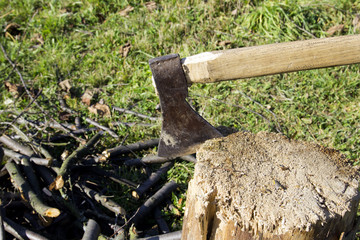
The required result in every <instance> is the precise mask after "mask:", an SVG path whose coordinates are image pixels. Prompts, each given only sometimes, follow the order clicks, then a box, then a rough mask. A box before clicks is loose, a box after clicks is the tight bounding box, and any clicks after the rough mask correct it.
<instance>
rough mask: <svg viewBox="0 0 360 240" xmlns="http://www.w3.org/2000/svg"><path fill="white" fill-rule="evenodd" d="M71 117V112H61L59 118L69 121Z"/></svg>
mask: <svg viewBox="0 0 360 240" xmlns="http://www.w3.org/2000/svg"><path fill="white" fill-rule="evenodd" d="M70 117H71V114H70V113H68V112H60V114H59V119H60V120H62V121H68V120H69V119H70Z"/></svg>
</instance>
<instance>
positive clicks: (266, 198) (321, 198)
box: [182, 132, 360, 240]
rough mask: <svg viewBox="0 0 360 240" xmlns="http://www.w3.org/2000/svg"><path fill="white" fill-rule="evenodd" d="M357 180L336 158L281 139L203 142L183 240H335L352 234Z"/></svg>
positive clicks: (263, 136) (247, 136) (245, 136)
mask: <svg viewBox="0 0 360 240" xmlns="http://www.w3.org/2000/svg"><path fill="white" fill-rule="evenodd" d="M358 180H359V175H358V173H357V172H356V170H355V169H354V168H352V167H351V166H350V164H349V161H348V160H347V159H346V158H345V157H344V156H342V155H341V154H340V153H338V152H337V151H335V150H332V149H327V148H324V147H321V146H319V145H316V144H311V143H306V142H301V141H295V140H289V139H287V138H285V137H284V136H282V135H280V134H275V133H265V132H260V133H258V134H252V133H249V132H239V133H235V134H232V135H229V136H227V137H224V138H218V139H213V140H209V141H207V142H206V143H204V144H203V145H202V146H201V148H200V149H199V150H198V152H197V163H196V165H195V172H194V178H193V179H192V180H191V181H190V183H189V189H188V193H187V202H186V209H185V216H184V222H183V230H182V239H183V240H185V239H217V240H218V239H224V240H225V239H226V240H228V239H244V240H247V239H282V240H287V239H304V240H306V239H318V240H321V239H327V240H328V239H341V238H342V237H346V236H347V234H348V233H350V232H351V231H352V229H353V228H354V227H355V217H356V212H357V208H358V205H359V199H360V195H359V191H358V187H359V182H358ZM344 239H345V238H344Z"/></svg>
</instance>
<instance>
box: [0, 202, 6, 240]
mask: <svg viewBox="0 0 360 240" xmlns="http://www.w3.org/2000/svg"><path fill="white" fill-rule="evenodd" d="M5 239H6V238H5V229H4V214H3V207H2V203H1V204H0V240H5Z"/></svg>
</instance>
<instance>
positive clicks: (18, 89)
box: [5, 82, 25, 97]
mask: <svg viewBox="0 0 360 240" xmlns="http://www.w3.org/2000/svg"><path fill="white" fill-rule="evenodd" d="M5 87H6V88H7V90H8V91H9V92H10V93H11V94H13V95H14V96H15V97H18V96H20V95H21V94H22V93H23V92H24V90H25V89H24V87H23V86H21V85H20V84H13V83H11V82H5Z"/></svg>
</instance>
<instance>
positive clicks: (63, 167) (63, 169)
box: [54, 131, 104, 190]
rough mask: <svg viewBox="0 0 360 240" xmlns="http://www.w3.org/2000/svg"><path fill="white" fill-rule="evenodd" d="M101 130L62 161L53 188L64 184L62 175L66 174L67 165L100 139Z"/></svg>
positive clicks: (81, 155) (58, 187)
mask: <svg viewBox="0 0 360 240" xmlns="http://www.w3.org/2000/svg"><path fill="white" fill-rule="evenodd" d="M103 133H104V132H103V131H99V132H98V133H97V134H95V135H94V136H93V137H92V138H91V139H90V140H89V141H88V142H87V143H86V144H85V145H81V146H80V147H78V148H77V149H76V150H75V151H74V152H73V153H72V154H71V155H70V156H68V157H67V158H66V159H65V160H64V162H63V163H62V165H61V167H60V171H59V173H58V176H57V177H56V180H55V182H54V184H55V189H56V190H58V189H60V188H62V187H63V186H64V175H65V174H66V172H67V170H68V168H69V166H70V165H71V163H72V162H73V161H74V160H75V159H79V158H81V157H83V156H84V155H85V154H86V153H87V152H88V151H89V149H90V148H91V147H92V146H94V145H95V144H96V143H97V141H98V140H99V139H100V137H101V136H102V135H103Z"/></svg>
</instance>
